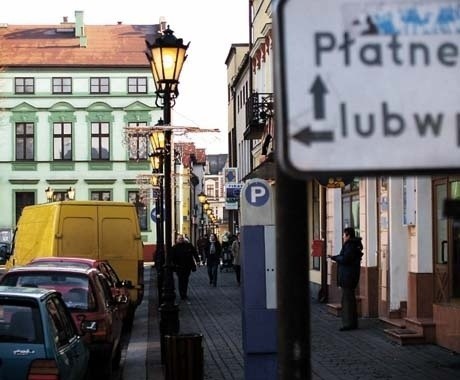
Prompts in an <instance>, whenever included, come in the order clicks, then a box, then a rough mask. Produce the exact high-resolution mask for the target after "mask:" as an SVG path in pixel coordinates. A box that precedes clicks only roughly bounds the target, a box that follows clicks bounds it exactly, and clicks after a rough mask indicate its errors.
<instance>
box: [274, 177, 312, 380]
mask: <svg viewBox="0 0 460 380" xmlns="http://www.w3.org/2000/svg"><path fill="white" fill-rule="evenodd" d="M275 205H276V206H275V208H276V263H277V272H276V273H277V278H276V281H277V298H278V375H279V377H278V378H279V379H280V380H308V379H310V378H311V373H310V369H311V363H310V343H309V338H310V304H309V302H310V291H309V275H308V260H307V257H308V252H309V249H308V243H307V236H308V234H307V186H306V182H305V181H300V180H296V179H292V178H290V177H288V176H287V175H286V174H284V173H283V172H282V171H281V169H280V168H277V169H276V202H275Z"/></svg>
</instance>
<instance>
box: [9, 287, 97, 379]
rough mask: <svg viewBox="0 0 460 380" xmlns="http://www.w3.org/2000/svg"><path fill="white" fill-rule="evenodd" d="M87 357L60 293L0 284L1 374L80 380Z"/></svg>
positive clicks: (16, 377)
mask: <svg viewBox="0 0 460 380" xmlns="http://www.w3.org/2000/svg"><path fill="white" fill-rule="evenodd" d="M88 360H89V352H88V349H87V348H86V346H85V344H84V343H83V340H82V338H81V336H80V335H79V333H78V330H77V328H76V326H75V324H74V321H73V319H72V316H71V315H70V312H69V311H68V309H67V307H66V305H65V303H64V302H63V300H62V298H61V295H60V293H58V292H56V291H55V290H47V289H40V288H33V287H8V286H0V379H2V380H28V379H45V378H46V379H49V380H83V379H85V378H87V376H88Z"/></svg>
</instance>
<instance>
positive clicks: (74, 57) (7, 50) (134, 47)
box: [0, 24, 159, 67]
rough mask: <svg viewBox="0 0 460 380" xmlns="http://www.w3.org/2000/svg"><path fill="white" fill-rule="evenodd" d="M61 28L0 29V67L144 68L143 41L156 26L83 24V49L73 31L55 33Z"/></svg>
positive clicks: (145, 60) (27, 27)
mask: <svg viewBox="0 0 460 380" xmlns="http://www.w3.org/2000/svg"><path fill="white" fill-rule="evenodd" d="M71 26H73V25H72V24H71ZM65 27H66V28H67V27H68V26H65ZM62 28H64V26H63V25H8V26H6V27H5V26H1V27H0V67H1V66H54V67H56V66H66V67H69V66H73V67H81V66H98V67H101V66H102V67H108V66H110V67H120V66H123V67H148V66H149V63H148V60H147V58H146V56H145V53H144V52H145V48H146V45H145V39H146V38H148V39H152V37H153V36H156V34H157V32H158V30H159V25H124V24H119V25H85V26H84V30H85V35H86V38H87V43H86V47H81V46H80V38H79V37H75V33H74V32H73V31H71V32H58V31H57V29H62Z"/></svg>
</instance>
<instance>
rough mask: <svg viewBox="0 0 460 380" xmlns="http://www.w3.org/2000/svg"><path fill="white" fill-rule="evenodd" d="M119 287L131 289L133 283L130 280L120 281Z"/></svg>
mask: <svg viewBox="0 0 460 380" xmlns="http://www.w3.org/2000/svg"><path fill="white" fill-rule="evenodd" d="M121 286H123V287H125V288H127V289H132V288H134V286H133V282H132V281H131V280H123V281H121Z"/></svg>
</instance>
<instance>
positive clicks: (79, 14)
mask: <svg viewBox="0 0 460 380" xmlns="http://www.w3.org/2000/svg"><path fill="white" fill-rule="evenodd" d="M75 37H79V38H80V47H86V46H88V37H87V36H86V33H85V24H84V22H83V11H75Z"/></svg>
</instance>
